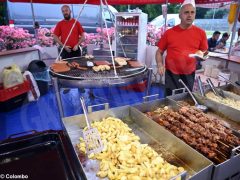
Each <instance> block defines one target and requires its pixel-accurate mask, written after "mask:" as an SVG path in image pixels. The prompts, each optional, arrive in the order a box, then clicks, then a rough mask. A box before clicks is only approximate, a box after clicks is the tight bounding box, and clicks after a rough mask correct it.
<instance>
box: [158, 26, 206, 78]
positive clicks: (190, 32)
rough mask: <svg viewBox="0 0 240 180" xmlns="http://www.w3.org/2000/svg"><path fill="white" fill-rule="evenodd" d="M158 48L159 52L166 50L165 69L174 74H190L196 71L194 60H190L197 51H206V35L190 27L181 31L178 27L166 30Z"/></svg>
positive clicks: (198, 29)
mask: <svg viewBox="0 0 240 180" xmlns="http://www.w3.org/2000/svg"><path fill="white" fill-rule="evenodd" d="M158 47H159V49H160V51H161V52H164V51H165V50H167V57H166V69H168V70H170V71H171V72H172V73H174V74H191V73H193V72H194V71H195V70H196V59H195V58H190V57H189V54H194V53H195V52H196V51H197V50H201V51H206V50H207V49H208V43H207V37H206V33H205V32H204V31H203V30H202V29H200V28H198V27H196V26H194V25H192V26H191V27H190V28H188V29H182V28H181V27H180V26H179V25H177V26H174V27H173V28H171V29H169V30H167V31H166V32H165V33H164V35H163V36H162V38H161V39H160V41H159V42H158Z"/></svg>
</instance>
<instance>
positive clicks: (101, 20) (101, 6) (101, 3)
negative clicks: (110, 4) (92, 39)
mask: <svg viewBox="0 0 240 180" xmlns="http://www.w3.org/2000/svg"><path fill="white" fill-rule="evenodd" d="M102 13H103V2H102V0H100V25H101V36H100V39H101V42H100V49H103V15H102Z"/></svg>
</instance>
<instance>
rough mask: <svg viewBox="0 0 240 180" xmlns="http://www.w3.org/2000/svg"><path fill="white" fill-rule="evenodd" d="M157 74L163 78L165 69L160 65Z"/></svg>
mask: <svg viewBox="0 0 240 180" xmlns="http://www.w3.org/2000/svg"><path fill="white" fill-rule="evenodd" d="M158 73H159V74H160V75H161V76H163V75H164V73H165V67H164V66H163V65H162V66H159V67H158Z"/></svg>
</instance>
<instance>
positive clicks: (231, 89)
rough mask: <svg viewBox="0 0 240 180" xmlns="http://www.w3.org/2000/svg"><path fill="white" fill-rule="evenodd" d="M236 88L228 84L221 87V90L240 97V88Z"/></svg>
mask: <svg viewBox="0 0 240 180" xmlns="http://www.w3.org/2000/svg"><path fill="white" fill-rule="evenodd" d="M236 86H238V85H236ZM236 86H233V85H232V84H227V85H224V86H220V87H219V88H220V89H222V90H224V91H229V92H232V93H234V94H236V95H239V96H240V86H238V88H237V87H236Z"/></svg>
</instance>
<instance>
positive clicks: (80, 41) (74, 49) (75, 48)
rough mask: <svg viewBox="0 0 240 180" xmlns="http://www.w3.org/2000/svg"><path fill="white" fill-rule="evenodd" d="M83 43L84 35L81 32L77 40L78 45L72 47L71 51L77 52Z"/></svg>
mask: <svg viewBox="0 0 240 180" xmlns="http://www.w3.org/2000/svg"><path fill="white" fill-rule="evenodd" d="M83 41H85V34H84V32H82V34H81V36H80V38H79V40H78V43H77V44H76V45H75V46H74V48H73V51H76V50H78V46H79V45H80V44H81V43H82V42H83Z"/></svg>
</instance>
